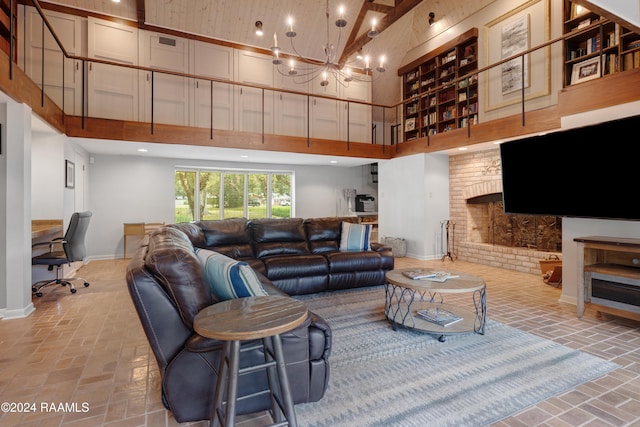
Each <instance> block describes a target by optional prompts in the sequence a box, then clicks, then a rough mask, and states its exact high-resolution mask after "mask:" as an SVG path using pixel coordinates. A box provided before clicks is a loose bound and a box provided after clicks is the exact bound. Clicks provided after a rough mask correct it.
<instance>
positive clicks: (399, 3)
mask: <svg viewBox="0 0 640 427" xmlns="http://www.w3.org/2000/svg"><path fill="white" fill-rule="evenodd" d="M421 2H422V0H396V3H395V4H396V5H395V6H386V5H381V4H376V3H372V2H364V3H363V4H362V8H360V12H359V13H358V17H357V18H356V22H355V24H354V26H353V28H352V30H351V34H349V38H348V39H347V43H346V45H345V47H344V50H343V51H342V55H341V56H340V63H343V62H345V61H346V60H347V59H349V57H350V56H351V55H353V54H354V53H356V52H357V51H358V50H360V49H361V48H362V47H363V46H364V45H365V44H367V43H368V42H369V40H371V38H370V37H369V36H368V35H367V34H366V33H365V34H362V35H361V36H358V32H359V31H360V28H361V27H362V23H363V22H364V18H365V16H366V14H367V12H368V11H374V12H381V13H384V14H385V16H384V18H382V19H381V20H380V22H378V27H377V30H378V32H379V33H381V32H383V31H384V30H385V29H387V28H388V27H389V26H390V25H391V24H393V23H394V22H396V21H397V20H398V19H400V18H402V17H403V16H404V15H405V14H406V13H408V12H410V11H411V10H412V9H413V8H414V7H416V6H417V5H418V4H420V3H421Z"/></svg>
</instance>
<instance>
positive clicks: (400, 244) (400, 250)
mask: <svg viewBox="0 0 640 427" xmlns="http://www.w3.org/2000/svg"><path fill="white" fill-rule="evenodd" d="M380 243H382V244H384V245H387V246H391V249H392V252H393V256H394V257H396V258H402V257H404V256H406V255H407V241H406V240H405V239H402V238H400V237H383V238H382V240H381V241H380Z"/></svg>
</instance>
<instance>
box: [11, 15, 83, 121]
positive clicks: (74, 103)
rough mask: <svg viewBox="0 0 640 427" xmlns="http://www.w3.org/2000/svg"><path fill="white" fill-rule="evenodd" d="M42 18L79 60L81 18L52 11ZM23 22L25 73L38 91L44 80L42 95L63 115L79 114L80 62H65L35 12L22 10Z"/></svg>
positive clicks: (80, 97)
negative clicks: (53, 103) (51, 101)
mask: <svg viewBox="0 0 640 427" xmlns="http://www.w3.org/2000/svg"><path fill="white" fill-rule="evenodd" d="M45 16H46V17H47V20H48V21H49V23H50V24H51V26H52V27H53V30H54V31H55V33H56V35H57V36H58V38H59V39H60V41H61V43H62V46H64V48H65V50H66V51H67V53H68V54H70V55H78V56H79V55H80V54H81V53H82V33H81V26H80V18H79V17H76V16H72V15H64V14H61V13H57V12H52V11H45ZM24 22H25V34H24V35H25V37H24V72H25V73H26V74H27V75H28V76H29V77H30V78H31V80H33V81H34V82H35V83H36V84H37V85H38V86H40V87H41V88H42V81H43V79H44V92H45V94H46V95H47V96H48V97H49V98H51V99H52V100H53V102H55V103H56V105H58V106H59V107H60V108H63V105H64V112H65V113H67V114H72V115H80V114H82V72H81V70H80V66H81V62H80V61H76V60H73V59H68V58H64V55H63V54H62V50H61V49H60V48H59V47H58V44H57V43H56V42H55V40H54V38H53V36H52V35H51V33H50V32H49V30H48V29H47V28H46V27H45V26H44V25H43V21H42V18H40V15H39V14H38V12H37V11H36V9H34V8H33V7H27V8H25V17H24ZM43 28H44V52H43V38H42V35H43ZM43 59H44V67H43ZM63 60H64V66H63Z"/></svg>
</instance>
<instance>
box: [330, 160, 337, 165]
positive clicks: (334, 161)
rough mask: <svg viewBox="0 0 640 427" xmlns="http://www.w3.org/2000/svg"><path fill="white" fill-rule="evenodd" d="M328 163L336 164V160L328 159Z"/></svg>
mask: <svg viewBox="0 0 640 427" xmlns="http://www.w3.org/2000/svg"><path fill="white" fill-rule="evenodd" d="M329 163H331V164H336V163H338V161H337V160H330V161H329Z"/></svg>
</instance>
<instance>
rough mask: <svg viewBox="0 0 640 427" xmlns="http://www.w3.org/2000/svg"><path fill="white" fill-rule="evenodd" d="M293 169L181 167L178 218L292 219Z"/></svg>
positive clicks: (176, 175) (177, 173)
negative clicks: (284, 170) (263, 169)
mask: <svg viewBox="0 0 640 427" xmlns="http://www.w3.org/2000/svg"><path fill="white" fill-rule="evenodd" d="M292 188H293V172H280V171H278V172H268V171H240V170H207V169H178V170H176V174H175V213H176V214H175V220H176V223H178V222H189V221H199V220H209V219H224V218H242V217H244V218H270V217H276V218H290V217H291V216H292V210H293V203H292V202H293V198H292Z"/></svg>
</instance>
